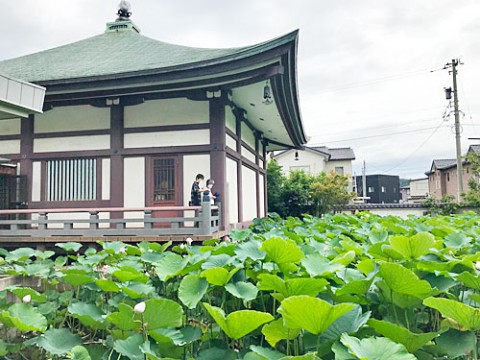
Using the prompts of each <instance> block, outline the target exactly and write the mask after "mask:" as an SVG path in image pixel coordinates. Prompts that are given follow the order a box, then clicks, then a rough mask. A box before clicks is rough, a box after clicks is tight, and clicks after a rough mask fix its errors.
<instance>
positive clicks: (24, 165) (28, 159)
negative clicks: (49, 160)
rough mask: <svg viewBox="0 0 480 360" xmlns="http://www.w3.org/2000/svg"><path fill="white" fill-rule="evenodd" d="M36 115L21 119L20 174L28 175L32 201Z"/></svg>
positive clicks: (28, 190) (29, 196)
mask: <svg viewBox="0 0 480 360" xmlns="http://www.w3.org/2000/svg"><path fill="white" fill-rule="evenodd" d="M34 119H35V118H34V115H29V116H28V118H24V119H22V120H21V124H20V129H21V130H20V134H21V135H20V175H25V176H26V177H27V192H28V194H27V199H28V202H29V203H31V202H32V184H33V179H32V176H33V162H32V155H33V135H34Z"/></svg>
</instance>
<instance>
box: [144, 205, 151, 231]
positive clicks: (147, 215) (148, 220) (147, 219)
mask: <svg viewBox="0 0 480 360" xmlns="http://www.w3.org/2000/svg"><path fill="white" fill-rule="evenodd" d="M143 219H144V221H143V228H144V229H152V228H153V224H152V221H151V220H152V210H145V211H144V213H143Z"/></svg>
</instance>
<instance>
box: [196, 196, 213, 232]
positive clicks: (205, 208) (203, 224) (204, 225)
mask: <svg viewBox="0 0 480 360" xmlns="http://www.w3.org/2000/svg"><path fill="white" fill-rule="evenodd" d="M201 211H202V213H201V215H200V234H199V235H211V234H212V227H211V226H212V225H211V223H212V206H211V205H210V199H209V200H208V201H205V199H204V201H202V210H201Z"/></svg>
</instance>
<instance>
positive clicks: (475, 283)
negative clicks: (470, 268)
mask: <svg viewBox="0 0 480 360" xmlns="http://www.w3.org/2000/svg"><path fill="white" fill-rule="evenodd" d="M455 278H456V279H457V280H458V281H460V282H461V283H462V284H464V285H465V286H467V287H469V288H471V289H474V290H477V291H480V278H479V277H478V275H473V274H471V273H469V272H466V271H464V272H463V273H461V274H460V275H458V276H456V277H455Z"/></svg>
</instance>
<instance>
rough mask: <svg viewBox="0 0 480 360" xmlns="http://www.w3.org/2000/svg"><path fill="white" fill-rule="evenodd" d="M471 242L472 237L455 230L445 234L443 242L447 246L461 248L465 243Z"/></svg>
mask: <svg viewBox="0 0 480 360" xmlns="http://www.w3.org/2000/svg"><path fill="white" fill-rule="evenodd" d="M471 242H472V238H471V237H470V236H467V235H465V234H464V233H461V232H457V233H452V234H448V235H447V236H445V238H444V242H443V243H444V244H445V246H447V247H449V248H454V249H461V248H463V247H465V246H466V245H469V244H470V243H471Z"/></svg>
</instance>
